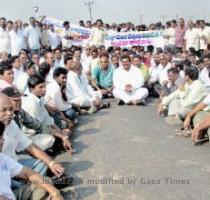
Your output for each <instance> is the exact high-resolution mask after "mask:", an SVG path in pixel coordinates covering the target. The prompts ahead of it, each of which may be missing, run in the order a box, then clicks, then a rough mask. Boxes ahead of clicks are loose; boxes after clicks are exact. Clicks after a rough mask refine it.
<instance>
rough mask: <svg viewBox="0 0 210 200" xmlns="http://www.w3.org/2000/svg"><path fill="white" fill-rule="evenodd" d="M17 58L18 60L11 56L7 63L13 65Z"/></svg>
mask: <svg viewBox="0 0 210 200" xmlns="http://www.w3.org/2000/svg"><path fill="white" fill-rule="evenodd" d="M18 58H19V56H12V57H11V58H10V60H9V62H10V63H11V64H13V63H14V62H15V61H16V60H17V59H18Z"/></svg>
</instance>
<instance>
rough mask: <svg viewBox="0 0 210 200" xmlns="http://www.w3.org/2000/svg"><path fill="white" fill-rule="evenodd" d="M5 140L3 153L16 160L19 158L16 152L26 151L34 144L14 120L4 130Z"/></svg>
mask: <svg viewBox="0 0 210 200" xmlns="http://www.w3.org/2000/svg"><path fill="white" fill-rule="evenodd" d="M4 140H5V141H4V145H3V149H2V153H4V154H5V155H7V156H9V157H11V158H13V159H15V160H17V154H16V152H21V151H24V150H25V149H27V148H28V147H29V146H30V145H31V144H32V141H31V140H30V139H29V138H28V137H27V136H26V134H24V133H23V132H22V131H21V130H20V129H19V127H18V125H17V124H16V123H15V121H13V120H12V121H11V123H10V124H9V125H8V126H7V127H6V129H5V131H4Z"/></svg>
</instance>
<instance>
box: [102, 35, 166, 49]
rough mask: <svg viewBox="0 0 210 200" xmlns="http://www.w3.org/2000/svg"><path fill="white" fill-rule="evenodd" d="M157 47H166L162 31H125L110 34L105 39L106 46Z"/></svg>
mask: <svg viewBox="0 0 210 200" xmlns="http://www.w3.org/2000/svg"><path fill="white" fill-rule="evenodd" d="M149 45H153V46H154V47H155V48H158V47H161V48H163V47H164V39H163V34H162V32H161V31H143V32H124V33H115V34H112V35H108V36H107V37H106V39H105V46H106V47H109V46H114V47H132V46H149Z"/></svg>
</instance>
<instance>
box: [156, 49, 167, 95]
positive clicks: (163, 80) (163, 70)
mask: <svg viewBox="0 0 210 200" xmlns="http://www.w3.org/2000/svg"><path fill="white" fill-rule="evenodd" d="M159 59H160V64H159V66H158V69H157V81H158V83H159V85H155V91H156V92H157V93H158V94H159V95H160V94H161V92H162V87H163V86H164V85H165V84H167V83H168V73H167V71H168V69H170V68H171V63H170V62H168V59H167V57H166V54H164V53H161V54H160V55H159Z"/></svg>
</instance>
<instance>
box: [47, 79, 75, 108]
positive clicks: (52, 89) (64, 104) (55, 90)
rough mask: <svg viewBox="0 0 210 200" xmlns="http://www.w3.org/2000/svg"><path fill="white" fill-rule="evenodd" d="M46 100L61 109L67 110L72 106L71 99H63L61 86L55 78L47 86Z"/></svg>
mask: <svg viewBox="0 0 210 200" xmlns="http://www.w3.org/2000/svg"><path fill="white" fill-rule="evenodd" d="M45 101H46V102H47V103H48V104H49V105H50V106H53V107H56V108H57V109H58V110H60V111H66V110H69V109H71V108H72V105H71V103H70V102H69V101H64V100H63V98H62V93H61V88H60V86H59V85H58V83H57V82H56V81H55V80H53V81H52V82H51V83H50V84H48V85H47V87H46V94H45Z"/></svg>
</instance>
